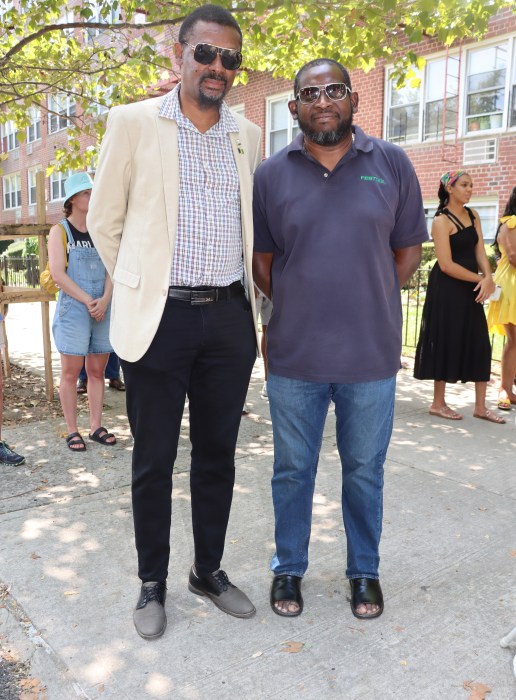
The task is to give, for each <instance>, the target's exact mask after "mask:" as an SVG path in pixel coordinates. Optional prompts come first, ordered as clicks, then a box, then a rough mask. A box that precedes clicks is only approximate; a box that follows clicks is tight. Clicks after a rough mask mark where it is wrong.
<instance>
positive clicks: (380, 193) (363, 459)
mask: <svg viewBox="0 0 516 700" xmlns="http://www.w3.org/2000/svg"><path fill="white" fill-rule="evenodd" d="M294 94H295V99H294V100H291V101H290V102H289V110H290V113H291V114H292V117H293V118H294V119H297V120H298V123H299V127H300V130H301V132H302V133H301V134H300V135H299V136H298V137H296V139H295V140H294V141H293V142H292V143H291V144H290V146H287V147H286V148H284V149H283V150H282V151H280V152H279V153H277V154H275V155H273V156H272V157H271V158H269V159H268V160H266V161H265V162H264V163H263V164H262V165H261V166H260V167H259V168H258V170H257V172H256V174H255V180H254V205H253V208H254V227H255V253H254V262H253V267H254V274H255V282H256V284H257V285H258V287H259V288H260V289H261V290H262V291H263V292H264V293H265V294H266V295H267V296H269V297H271V298H272V297H273V302H274V315H273V317H272V319H271V322H270V325H269V328H268V337H267V340H268V344H267V356H268V362H269V377H268V382H267V388H268V394H269V402H270V409H271V417H272V424H273V431H274V476H273V479H272V495H273V502H274V512H275V539H276V553H275V555H274V557H273V559H272V562H271V570H272V572H273V573H274V578H273V581H272V586H271V595H270V602H271V607H272V609H273V610H274V612H275V613H277V614H278V615H283V616H286V617H293V616H296V615H299V614H300V613H301V612H302V610H303V598H302V595H301V580H302V577H303V576H304V574H305V572H306V569H307V567H308V543H309V539H310V529H311V515H312V499H313V492H314V484H315V476H316V471H317V463H318V459H319V450H320V447H321V441H322V435H323V429H324V423H325V420H326V415H327V411H328V407H329V404H330V401H333V402H334V403H335V413H336V418H337V445H338V450H339V454H340V458H341V462H342V511H343V518H344V526H345V530H346V536H347V569H346V576H347V577H348V578H349V580H350V585H351V609H352V612H353V614H354V615H355V616H356V617H359V618H372V617H378V616H379V615H381V613H382V611H383V596H382V591H381V587H380V582H379V574H378V567H379V543H380V536H381V528H382V505H383V501H382V499H383V464H384V461H385V456H386V452H387V447H388V445H389V440H390V436H391V432H392V423H393V412H394V394H395V385H396V373H397V371H398V369H399V364H400V351H401V299H400V286H402V285H403V284H405V282H406V281H407V280H408V279H409V278H410V277H411V275H412V274H413V272H414V271H415V270H416V268H417V266H418V264H419V262H420V259H421V244H422V242H423V241H425V240H427V238H428V235H427V230H426V225H425V217H424V211H423V204H422V200H421V191H420V188H419V184H418V181H417V178H416V175H415V172H414V169H413V167H412V165H411V163H410V162H409V160H408V158H407V156H406V155H405V153H404V151H403V150H402V149H401V148H398V147H397V146H394V145H392V144H390V143H387V142H385V141H382V140H380V139H375V138H371V137H369V136H367V135H366V134H365V133H364V132H363V131H362V130H361V129H360V128H359V127H357V126H353V125H352V123H353V113H354V112H356V111H357V108H358V94H357V93H356V92H352V90H351V82H350V78H349V74H348V72H347V70H346V69H345V68H344V67H343V66H342V65H341V64H340V63H337V62H336V61H333V60H330V59H317V60H314V61H310V62H309V63H307V64H306V65H305V66H303V67H302V68H301V70H300V71H299V72H298V74H297V76H296V79H295V82H294Z"/></svg>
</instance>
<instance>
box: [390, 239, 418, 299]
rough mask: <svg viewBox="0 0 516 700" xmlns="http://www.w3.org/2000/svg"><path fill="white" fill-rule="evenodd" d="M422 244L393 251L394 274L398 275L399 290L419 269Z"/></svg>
mask: <svg viewBox="0 0 516 700" xmlns="http://www.w3.org/2000/svg"><path fill="white" fill-rule="evenodd" d="M422 247H423V246H422V244H421V243H418V244H417V245H412V246H409V247H408V248H399V249H398V250H393V251H392V254H393V255H394V263H395V265H396V272H397V273H398V279H399V282H400V288H401V287H403V285H405V284H406V283H407V282H408V281H409V279H410V278H411V277H412V275H413V274H414V272H415V271H416V270H417V268H418V267H419V263H420V262H421V250H422Z"/></svg>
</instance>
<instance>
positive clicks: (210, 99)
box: [199, 73, 227, 107]
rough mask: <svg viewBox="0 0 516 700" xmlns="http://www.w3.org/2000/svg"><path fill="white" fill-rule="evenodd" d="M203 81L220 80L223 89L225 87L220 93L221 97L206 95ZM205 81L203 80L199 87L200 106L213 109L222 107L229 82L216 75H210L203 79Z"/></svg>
mask: <svg viewBox="0 0 516 700" xmlns="http://www.w3.org/2000/svg"><path fill="white" fill-rule="evenodd" d="M203 80H218V81H219V82H220V84H221V87H222V86H223V88H224V89H223V90H222V92H221V93H220V95H214V94H212V93H206V92H204V90H203V88H202V83H203ZM203 80H201V83H200V85H199V106H200V107H213V106H217V107H220V105H221V104H222V102H223V100H224V97H225V96H226V92H227V80H225V79H224V78H221V77H220V76H218V75H217V74H216V73H208V74H207V75H205V76H204V77H203Z"/></svg>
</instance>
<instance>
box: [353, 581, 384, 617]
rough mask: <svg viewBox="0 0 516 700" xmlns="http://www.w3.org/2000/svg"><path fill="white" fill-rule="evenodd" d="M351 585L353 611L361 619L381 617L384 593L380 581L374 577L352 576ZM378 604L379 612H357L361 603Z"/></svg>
mask: <svg viewBox="0 0 516 700" xmlns="http://www.w3.org/2000/svg"><path fill="white" fill-rule="evenodd" d="M349 585H350V586H351V601H350V602H351V612H352V613H353V615H354V616H355V617H358V618H359V619H360V620H371V619H372V618H374V617H380V615H381V614H382V613H383V594H382V587H381V586H380V581H377V580H376V579H374V578H351V579H349ZM367 604H369V605H378V610H377V612H373V613H363V614H360V613H357V608H358V606H359V605H367Z"/></svg>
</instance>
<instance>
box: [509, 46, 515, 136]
mask: <svg viewBox="0 0 516 700" xmlns="http://www.w3.org/2000/svg"><path fill="white" fill-rule="evenodd" d="M508 72H509V75H508V79H507V83H508V86H507V90H508V114H507V126H508V128H509V129H515V128H516V36H515V37H513V40H512V65H511V69H510V70H509V71H508ZM511 119H512V120H513V121H512V123H511Z"/></svg>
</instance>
